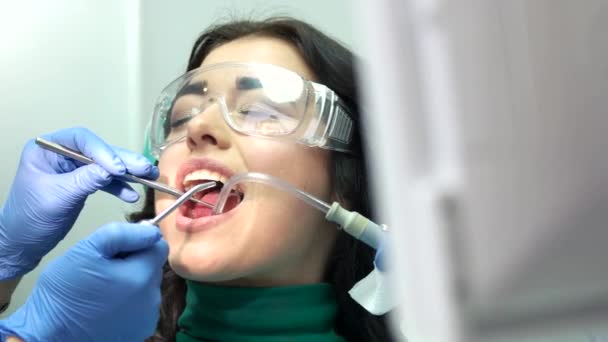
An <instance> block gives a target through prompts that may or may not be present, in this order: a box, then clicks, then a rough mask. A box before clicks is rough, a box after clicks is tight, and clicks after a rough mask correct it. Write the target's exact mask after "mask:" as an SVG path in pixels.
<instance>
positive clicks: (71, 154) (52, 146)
mask: <svg viewBox="0 0 608 342" xmlns="http://www.w3.org/2000/svg"><path fill="white" fill-rule="evenodd" d="M36 144H37V145H38V146H40V147H42V148H44V149H46V150H49V151H53V152H55V153H59V154H61V155H62V156H64V157H68V158H72V159H75V160H78V161H79V162H82V163H85V164H93V163H95V161H94V160H93V159H91V158H89V157H87V156H84V155H82V154H80V153H78V152H76V151H74V150H72V149H70V148H67V147H65V146H62V145H59V144H56V143H54V142H51V141H48V140H45V139H43V138H40V137H37V138H36ZM120 178H123V179H124V180H126V181H129V182H133V183H139V184H143V185H145V186H148V187H151V188H152V189H155V190H158V191H161V192H164V193H167V194H170V195H173V196H175V197H180V196H182V195H184V193H183V192H181V191H179V190H177V189H175V188H172V187H170V186H168V185H165V184H163V183H159V182H155V181H151V180H149V179H144V178H140V177H137V176H134V175H132V174H129V173H125V174H124V175H122V176H120ZM203 184H209V183H203ZM188 199H189V200H191V201H193V202H196V203H199V204H202V205H204V206H206V207H208V208H213V204H210V203H207V202H205V201H201V200H198V199H196V198H188Z"/></svg>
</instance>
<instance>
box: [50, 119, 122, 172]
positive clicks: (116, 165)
mask: <svg viewBox="0 0 608 342" xmlns="http://www.w3.org/2000/svg"><path fill="white" fill-rule="evenodd" d="M44 138H45V139H48V140H50V141H53V142H56V143H58V144H61V145H63V146H65V147H68V148H71V149H73V150H76V151H79V152H81V153H82V154H84V155H85V156H87V157H89V158H91V159H93V161H95V163H97V164H99V165H101V167H103V168H104V169H105V170H106V171H108V172H109V173H110V174H113V175H123V174H124V173H125V172H126V166H125V165H124V163H123V162H122V160H121V159H120V157H119V156H118V155H117V154H116V152H114V150H113V149H112V147H110V145H108V144H106V142H104V141H103V140H102V139H101V138H100V137H98V136H97V135H95V134H94V133H93V132H91V131H90V130H88V129H86V128H83V127H73V128H66V129H63V130H60V131H57V132H53V133H50V134H46V135H44Z"/></svg>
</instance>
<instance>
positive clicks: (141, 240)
mask: <svg viewBox="0 0 608 342" xmlns="http://www.w3.org/2000/svg"><path fill="white" fill-rule="evenodd" d="M161 237H162V236H161V234H160V231H159V230H158V227H156V226H149V225H143V224H135V223H110V224H107V225H105V226H102V227H101V228H99V229H98V230H96V231H95V232H94V233H93V234H91V236H90V237H89V238H88V239H87V240H88V241H89V243H91V244H92V245H93V246H94V248H95V249H96V250H97V251H99V253H100V254H101V255H103V256H104V257H106V258H112V257H114V256H116V254H118V253H130V252H136V251H139V250H142V249H146V248H150V247H152V246H153V245H154V244H156V242H157V241H158V240H160V239H161Z"/></svg>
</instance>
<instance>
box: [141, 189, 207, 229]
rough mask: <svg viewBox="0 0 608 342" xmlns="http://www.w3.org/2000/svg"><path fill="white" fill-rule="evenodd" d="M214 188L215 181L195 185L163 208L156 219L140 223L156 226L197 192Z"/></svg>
mask: <svg viewBox="0 0 608 342" xmlns="http://www.w3.org/2000/svg"><path fill="white" fill-rule="evenodd" d="M215 186H217V182H215V181H211V182H206V183H201V184H197V185H195V186H193V187H192V188H190V190H188V191H186V192H185V193H184V194H183V195H181V196H180V197H179V198H178V199H177V200H175V202H173V203H172V204H171V205H170V206H168V207H167V208H165V210H163V211H162V212H161V213H160V214H158V215H156V217H154V218H153V219H150V220H143V221H141V222H140V223H141V224H149V225H154V226H157V225H158V223H159V222H160V220H162V219H164V218H165V217H167V215H169V214H171V212H173V211H174V210H175V209H177V208H179V206H180V205H182V204H183V203H184V202H186V201H187V200H189V199H192V198H191V197H192V196H193V195H194V194H195V193H197V192H199V191H203V190H207V189H211V188H213V187H215Z"/></svg>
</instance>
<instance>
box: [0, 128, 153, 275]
mask: <svg viewBox="0 0 608 342" xmlns="http://www.w3.org/2000/svg"><path fill="white" fill-rule="evenodd" d="M44 138H45V139H47V140H50V141H53V142H56V143H59V144H61V145H64V146H66V147H69V148H71V149H73V150H77V151H80V152H81V153H82V154H84V155H86V156H88V157H90V158H92V159H93V160H94V161H95V162H96V163H97V164H99V165H96V164H92V165H85V166H83V164H82V163H80V162H77V161H75V160H72V159H69V158H66V157H63V156H61V155H60V154H57V153H55V152H51V151H47V150H44V149H42V148H41V147H39V146H37V145H36V144H35V143H34V141H33V140H32V141H30V142H28V143H27V145H26V146H25V148H24V149H23V153H22V155H21V161H20V163H19V168H18V170H17V175H16V177H15V179H14V181H13V185H12V187H11V190H10V193H9V195H8V198H7V200H6V203H5V204H4V206H3V207H2V209H1V210H0V280H5V279H10V278H14V277H17V276H21V275H23V274H25V273H27V272H29V271H30V270H31V269H33V268H34V267H36V265H38V263H39V262H40V259H41V258H42V257H43V256H44V255H46V254H47V253H48V252H49V251H50V250H51V249H53V248H54V247H55V246H56V245H57V243H58V242H59V241H61V240H62V239H63V238H64V237H65V235H66V234H67V232H68V231H69V229H70V228H71V227H72V225H73V224H74V221H75V220H76V218H77V217H78V214H79V213H80V211H81V209H82V207H83V206H84V202H85V200H86V198H87V196H88V195H90V194H92V193H94V192H95V191H97V190H100V189H101V190H103V191H106V192H108V193H110V194H113V195H115V196H117V197H119V198H121V199H122V200H124V201H127V202H135V201H137V199H138V198H139V196H138V194H137V192H135V191H134V190H133V189H132V188H131V187H130V186H129V185H128V184H126V183H125V182H124V181H120V180H117V179H115V178H114V177H113V176H119V175H124V174H125V171H127V170H128V171H129V172H130V173H132V174H134V175H136V176H141V177H144V178H149V179H156V178H157V177H158V168H157V167H155V166H153V165H152V164H150V162H149V161H148V160H147V159H146V158H144V157H143V156H141V155H139V154H136V153H134V152H129V151H126V150H123V149H120V148H117V147H111V146H109V145H107V144H106V143H105V142H103V140H101V138H99V137H98V136H96V135H95V134H93V133H92V132H91V131H89V130H87V129H85V128H69V129H65V130H61V131H57V132H55V133H51V134H48V135H45V136H44Z"/></svg>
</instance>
